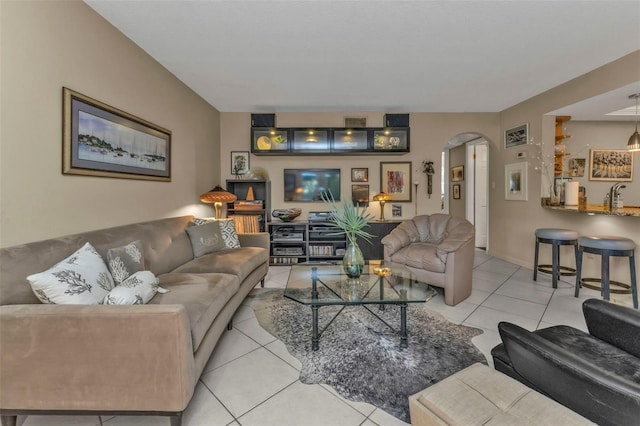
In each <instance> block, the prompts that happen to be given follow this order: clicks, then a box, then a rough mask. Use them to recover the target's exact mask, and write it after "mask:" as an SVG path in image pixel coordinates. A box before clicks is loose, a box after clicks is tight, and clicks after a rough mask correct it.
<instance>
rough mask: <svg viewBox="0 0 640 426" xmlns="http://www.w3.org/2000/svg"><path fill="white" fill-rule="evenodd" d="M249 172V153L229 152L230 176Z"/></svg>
mask: <svg viewBox="0 0 640 426" xmlns="http://www.w3.org/2000/svg"><path fill="white" fill-rule="evenodd" d="M248 171H249V151H231V174H233V175H235V176H238V175H244V174H246V173H247V172H248Z"/></svg>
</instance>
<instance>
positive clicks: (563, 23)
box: [85, 0, 640, 112]
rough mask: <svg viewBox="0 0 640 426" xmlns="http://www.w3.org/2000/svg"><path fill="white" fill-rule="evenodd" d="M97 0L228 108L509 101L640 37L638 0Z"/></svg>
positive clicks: (473, 106) (402, 108) (465, 108)
mask: <svg viewBox="0 0 640 426" xmlns="http://www.w3.org/2000/svg"><path fill="white" fill-rule="evenodd" d="M85 1H86V3H87V4H89V5H90V6H91V7H92V8H93V9H95V10H96V11H97V12H98V13H99V14H100V15H102V16H103V17H104V18H105V19H107V20H108V21H109V22H111V23H112V24H113V25H114V26H115V27H116V28H118V29H119V30H120V31H122V32H123V33H124V34H125V35H126V36H127V37H129V38H130V39H131V40H133V41H134V42H135V43H137V44H138V45H139V46H140V47H141V48H142V49H144V50H145V51H146V52H148V53H149V54H150V55H151V56H152V57H154V58H155V59H156V60H157V61H158V62H160V63H161V64H162V65H164V66H165V67H166V68H167V69H169V70H170V71H171V72H172V73H173V74H175V75H176V76H177V77H178V78H179V79H180V80H182V81H183V82H184V83H185V84H186V85H188V86H189V87H190V88H191V89H193V90H194V91H195V92H197V93H198V94H199V95H200V96H202V97H203V98H204V99H205V100H207V101H208V102H209V103H210V104H211V105H213V106H214V107H216V108H217V109H218V110H220V111H223V112H233V111H245V112H247V111H250V112H286V111H312V112H321V111H384V112H497V111H502V110H504V109H506V108H508V107H510V106H513V105H515V104H517V103H519V102H521V101H524V100H526V99H528V98H530V97H532V96H535V95H537V94H539V93H541V92H544V91H546V90H548V89H551V88H553V87H555V86H557V85H559V84H561V83H564V82H566V81H568V80H570V79H573V78H575V77H578V76H580V75H582V74H584V73H586V72H588V71H591V70H593V69H594V68H597V67H599V66H601V65H604V64H606V63H609V62H611V61H613V60H615V59H618V58H620V57H622V56H624V55H626V54H628V53H631V52H633V51H635V50H638V49H640V1H638V0H634V1H614V0H610V1H603V0H600V1H597V0H596V1H520V0H514V1H480V0H477V1H442V0H433V1H417V0H414V1H399V0H386V1H373V0H370V1H369V0H367V1H365V0H361V1H349V0H339V1H328V0H326V1H325V0H300V1H273V0H261V1H244V0H230V1H228V0H227V1H222V0H204V1H177V0H164V1H159V0H136V1H126V0H125V1H122V0H117V1H116V0H85ZM638 80H640V70H639V78H638ZM628 94H630V93H628ZM628 94H625V95H624V96H623V98H624V99H621V103H620V105H619V107H620V108H621V107H623V106H628V105H631V104H632V101H629V99H628Z"/></svg>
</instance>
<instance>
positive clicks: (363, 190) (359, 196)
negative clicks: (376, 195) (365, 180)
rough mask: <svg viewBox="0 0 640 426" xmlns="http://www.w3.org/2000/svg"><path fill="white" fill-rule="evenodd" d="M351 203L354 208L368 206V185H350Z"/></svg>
mask: <svg viewBox="0 0 640 426" xmlns="http://www.w3.org/2000/svg"><path fill="white" fill-rule="evenodd" d="M351 201H353V205H354V206H360V207H368V206H369V185H362V184H356V185H351Z"/></svg>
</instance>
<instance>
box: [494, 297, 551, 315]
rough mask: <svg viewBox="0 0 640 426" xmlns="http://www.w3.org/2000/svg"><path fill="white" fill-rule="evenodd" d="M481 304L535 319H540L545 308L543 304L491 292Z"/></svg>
mask: <svg viewBox="0 0 640 426" xmlns="http://www.w3.org/2000/svg"><path fill="white" fill-rule="evenodd" d="M482 306H484V307H485V308H491V309H495V310H497V311H502V312H506V313H509V314H513V315H520V316H522V317H525V318H529V319H532V320H536V321H540V318H542V315H543V314H544V311H545V309H546V306H545V305H542V304H539V303H534V302H529V301H527V300H522V299H515V298H513V297H509V296H504V295H502V294H492V295H491V296H489V297H488V298H487V300H485V301H484V303H482Z"/></svg>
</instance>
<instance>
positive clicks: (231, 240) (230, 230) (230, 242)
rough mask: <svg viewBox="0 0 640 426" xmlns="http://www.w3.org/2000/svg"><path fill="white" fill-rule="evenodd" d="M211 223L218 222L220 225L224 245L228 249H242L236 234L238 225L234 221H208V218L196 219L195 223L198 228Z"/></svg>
mask: <svg viewBox="0 0 640 426" xmlns="http://www.w3.org/2000/svg"><path fill="white" fill-rule="evenodd" d="M209 222H217V223H218V224H219V225H220V232H221V233H222V239H223V240H224V245H225V246H226V247H227V248H238V247H240V240H239V239H238V234H237V233H236V223H235V221H234V220H233V219H208V218H203V219H201V218H195V219H193V223H194V224H195V225H197V226H200V225H204V224H205V223H209Z"/></svg>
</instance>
